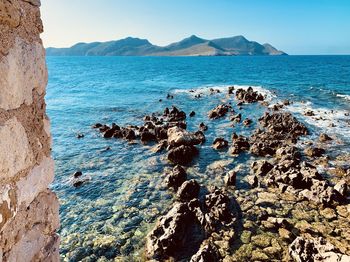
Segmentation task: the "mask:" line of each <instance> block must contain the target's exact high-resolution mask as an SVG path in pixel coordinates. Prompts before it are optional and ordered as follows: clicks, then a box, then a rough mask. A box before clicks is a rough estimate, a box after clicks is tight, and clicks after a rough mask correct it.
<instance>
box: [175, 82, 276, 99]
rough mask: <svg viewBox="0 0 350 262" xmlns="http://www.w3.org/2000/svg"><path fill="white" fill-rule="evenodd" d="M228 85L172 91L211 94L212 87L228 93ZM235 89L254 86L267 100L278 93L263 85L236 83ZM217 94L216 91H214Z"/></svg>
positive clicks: (273, 97) (192, 94)
mask: <svg viewBox="0 0 350 262" xmlns="http://www.w3.org/2000/svg"><path fill="white" fill-rule="evenodd" d="M228 87H229V86H228V85H208V86H200V87H196V88H191V89H174V90H172V93H174V94H188V95H191V96H193V97H195V96H196V95H202V96H203V95H204V96H208V95H211V94H212V93H211V91H210V90H211V89H214V90H219V91H220V93H217V94H219V95H220V94H227V93H228ZM234 87H235V89H234V91H233V93H234V94H235V92H236V91H237V89H244V90H247V89H248V88H249V87H252V88H253V90H254V91H257V92H258V93H260V94H262V95H263V96H264V97H265V100H267V101H271V100H273V99H275V98H276V95H275V94H274V93H273V92H271V91H270V90H268V89H266V88H264V87H262V86H249V85H234ZM214 94H215V92H214Z"/></svg>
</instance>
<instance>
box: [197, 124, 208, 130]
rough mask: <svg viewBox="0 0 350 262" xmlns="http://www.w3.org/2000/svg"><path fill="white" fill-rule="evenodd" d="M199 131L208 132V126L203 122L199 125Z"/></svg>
mask: <svg viewBox="0 0 350 262" xmlns="http://www.w3.org/2000/svg"><path fill="white" fill-rule="evenodd" d="M199 129H200V130H201V131H207V130H208V126H206V125H205V124H204V123H203V122H202V123H200V124H199Z"/></svg>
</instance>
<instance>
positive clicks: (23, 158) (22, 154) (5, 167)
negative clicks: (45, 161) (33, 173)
mask: <svg viewBox="0 0 350 262" xmlns="http://www.w3.org/2000/svg"><path fill="white" fill-rule="evenodd" d="M0 148H1V150H0V179H5V178H12V177H13V176H14V175H16V174H17V173H18V172H19V171H21V170H23V169H26V168H28V167H29V166H30V165H31V163H32V160H33V155H32V152H31V149H30V147H29V142H28V138H27V135H26V132H25V129H24V128H23V126H22V125H21V123H19V122H18V121H17V119H16V118H15V117H14V118H12V119H11V120H8V121H6V122H5V123H4V124H3V125H0ZM10 152H11V153H10Z"/></svg>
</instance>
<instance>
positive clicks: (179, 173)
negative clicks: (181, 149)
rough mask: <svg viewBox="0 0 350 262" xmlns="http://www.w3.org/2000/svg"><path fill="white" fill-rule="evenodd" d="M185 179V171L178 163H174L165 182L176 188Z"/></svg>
mask: <svg viewBox="0 0 350 262" xmlns="http://www.w3.org/2000/svg"><path fill="white" fill-rule="evenodd" d="M186 179H187V173H186V171H185V169H183V168H182V167H181V166H180V165H176V166H175V167H174V168H173V170H172V172H171V174H169V175H168V178H167V184H168V187H173V188H175V190H177V189H178V188H179V187H180V186H181V185H182V183H183V182H185V181H186Z"/></svg>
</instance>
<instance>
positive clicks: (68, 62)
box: [46, 56, 350, 261]
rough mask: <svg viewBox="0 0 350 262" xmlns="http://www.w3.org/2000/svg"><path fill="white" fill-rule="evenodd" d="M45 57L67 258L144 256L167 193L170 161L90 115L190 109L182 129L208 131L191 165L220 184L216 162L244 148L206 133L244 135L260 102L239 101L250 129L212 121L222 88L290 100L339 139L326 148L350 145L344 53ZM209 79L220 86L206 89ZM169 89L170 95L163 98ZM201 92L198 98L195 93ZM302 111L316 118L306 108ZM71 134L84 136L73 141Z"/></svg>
mask: <svg viewBox="0 0 350 262" xmlns="http://www.w3.org/2000/svg"><path fill="white" fill-rule="evenodd" d="M47 64H48V69H49V84H48V88H47V95H46V102H47V110H48V115H49V117H50V118H51V125H52V135H53V156H54V159H55V161H56V179H55V182H54V184H53V185H52V188H53V190H54V191H55V192H56V193H57V194H58V197H59V199H60V203H61V209H60V215H61V229H60V232H59V233H60V235H61V239H62V240H61V241H62V243H61V255H62V259H63V260H65V261H79V260H82V259H83V258H90V259H91V260H92V261H93V260H94V259H97V258H99V257H105V258H107V259H112V258H114V257H121V258H125V257H132V258H134V259H136V258H138V259H139V260H142V259H141V257H142V252H143V251H142V249H143V246H144V244H145V243H144V239H145V235H146V234H147V233H148V232H149V230H150V229H151V228H152V226H153V225H154V222H155V221H156V219H157V218H158V217H159V216H160V215H161V214H164V213H165V212H166V211H167V209H168V208H169V206H170V204H171V203H172V201H173V194H172V193H171V192H169V191H168V190H167V189H166V188H165V187H164V185H163V180H164V168H166V167H168V166H169V164H168V163H167V161H166V160H165V159H164V155H163V154H155V153H153V152H152V151H151V148H152V145H141V144H139V143H136V144H129V143H127V142H125V141H123V140H116V139H112V140H106V139H103V138H101V136H100V134H99V133H98V132H96V130H93V129H92V128H91V126H92V125H93V124H94V123H96V122H101V123H108V124H110V123H112V122H115V123H117V124H118V125H123V126H124V125H128V124H132V125H134V124H142V122H143V121H142V119H143V116H144V115H146V114H150V113H152V112H162V111H163V109H164V108H165V107H166V106H168V107H169V106H171V105H176V106H178V107H179V108H180V109H182V110H184V111H185V112H187V113H189V112H191V111H192V110H194V111H195V112H196V116H195V117H194V118H191V119H189V120H188V129H189V130H191V131H195V130H197V127H198V124H199V123H201V122H205V123H207V124H208V126H209V130H208V132H207V133H206V137H207V143H206V144H204V145H203V146H202V147H201V152H200V155H199V157H198V159H196V160H195V161H194V163H193V166H192V167H191V168H190V170H189V173H190V175H191V176H192V177H194V178H196V179H197V180H198V181H200V182H201V183H202V184H204V185H211V184H214V185H220V184H222V177H218V176H217V175H216V174H215V168H216V167H217V166H218V165H219V164H220V165H223V166H225V165H226V166H227V168H231V167H233V166H237V165H239V164H241V165H245V163H246V162H247V160H248V159H247V158H248V156H245V155H242V156H239V157H232V156H230V155H229V154H228V153H227V152H216V151H214V150H213V149H212V148H211V142H212V140H213V139H214V138H215V137H217V136H224V137H226V138H229V137H230V135H231V134H232V132H237V133H242V134H246V135H249V134H250V133H251V132H252V130H253V129H254V128H255V127H256V120H257V119H258V118H259V117H260V116H261V115H262V114H263V113H264V111H266V108H265V107H263V106H261V105H258V104H256V105H244V106H243V109H242V115H243V117H249V118H252V119H253V121H254V123H255V124H253V125H252V127H250V128H244V127H242V126H239V125H237V126H235V127H231V126H230V123H229V121H228V119H222V120H215V121H209V119H208V117H207V112H208V111H209V110H210V109H212V108H213V107H215V106H216V105H218V104H219V103H221V102H227V101H233V98H230V97H228V96H227V87H228V86H230V85H234V86H236V87H239V86H241V87H242V88H247V87H248V86H253V87H254V88H255V89H257V90H258V91H259V92H262V93H263V94H264V95H266V97H267V99H268V101H269V102H271V103H276V102H279V101H282V100H284V99H289V100H291V101H294V103H293V104H291V105H290V106H288V107H286V109H285V110H288V111H291V112H293V113H294V114H295V115H296V117H297V118H298V119H299V120H300V121H302V122H304V123H305V124H306V125H307V126H308V127H309V128H310V130H311V134H310V136H309V137H308V139H314V138H315V137H316V136H318V135H319V134H320V133H321V132H326V133H328V134H329V135H332V136H334V137H335V138H336V141H337V142H336V143H334V146H333V147H332V148H330V149H329V151H330V153H332V154H334V155H336V154H337V153H338V152H340V151H342V152H349V151H350V139H349V137H350V118H349V116H347V113H349V112H350V56H279V57H277V56H276V57H265V56H264V57H48V58H47ZM211 87H212V88H218V89H220V90H221V91H222V92H221V93H218V94H215V95H210V94H209V92H208V90H209V88H211ZM190 90H193V91H194V92H189V91H190ZM168 93H171V94H173V95H174V99H173V100H167V99H166V95H167V94H168ZM197 93H202V94H203V96H202V98H200V99H196V98H195V97H194V95H195V94H197ZM159 99H162V102H160V101H159ZM235 110H236V108H235ZM307 110H313V111H314V113H315V116H314V117H307V116H304V115H303V112H305V111H307ZM332 123H333V124H334V125H335V126H333V127H331V124H332ZM77 133H83V134H84V135H85V136H84V138H82V139H77V138H76V134H77ZM106 147H111V150H108V151H106V150H105V148H106ZM77 170H81V171H82V172H83V173H84V175H83V177H84V178H85V179H86V180H87V182H86V183H85V184H83V185H82V186H81V187H79V188H74V187H73V186H72V173H74V172H75V171H77ZM240 176H241V177H240V179H239V182H238V187H239V188H245V184H244V179H243V178H244V172H243V173H242V174H241V175H240Z"/></svg>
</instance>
